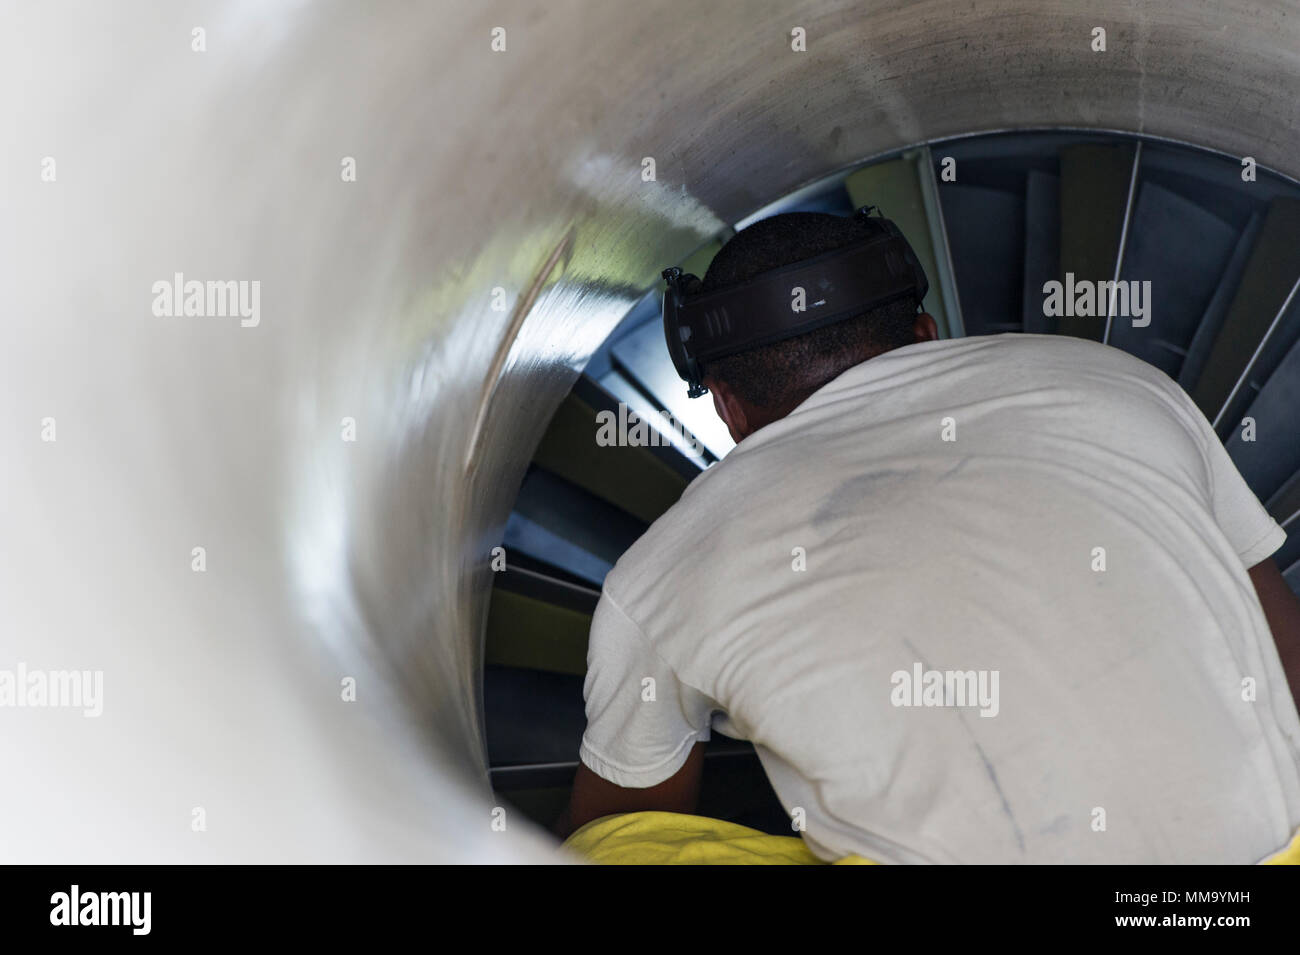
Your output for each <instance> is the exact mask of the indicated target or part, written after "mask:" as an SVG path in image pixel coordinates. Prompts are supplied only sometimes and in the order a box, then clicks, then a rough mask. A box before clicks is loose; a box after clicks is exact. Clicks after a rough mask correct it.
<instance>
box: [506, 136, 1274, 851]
mask: <svg viewBox="0 0 1300 955" xmlns="http://www.w3.org/2000/svg"><path fill="white" fill-rule="evenodd" d="M1242 168H1243V167H1242V166H1241V165H1240V163H1239V162H1238V160H1236V159H1235V158H1231V157H1225V156H1222V155H1219V154H1215V153H1210V152H1206V151H1204V150H1200V149H1196V148H1194V147H1190V146H1182V145H1177V144H1172V143H1168V142H1162V141H1152V140H1141V139H1139V138H1137V137H1133V136H1124V135H1117V134H1100V133H1088V132H1081V131H1035V132H1025V133H1004V134H996V135H988V136H976V137H968V138H961V139H956V140H950V141H946V142H939V143H933V144H930V145H929V146H922V147H918V148H915V149H909V150H904V151H902V152H901V153H899V154H897V155H895V156H893V157H889V158H886V159H884V160H881V161H878V162H874V163H872V164H871V165H869V166H865V167H862V168H859V169H854V170H850V171H847V172H841V173H838V174H836V175H835V176H832V177H829V178H827V179H825V180H823V181H821V182H819V183H815V184H813V185H810V186H807V187H805V188H803V189H801V190H800V191H799V192H798V193H796V194H794V195H792V196H791V197H788V198H787V199H786V200H784V201H782V202H778V203H774V204H773V205H771V206H769V207H767V208H765V209H763V210H761V212H759V213H756V214H755V216H751V217H750V220H747V221H752V220H753V219H755V218H760V217H763V216H766V215H772V214H776V213H778V212H787V211H819V212H833V213H840V214H848V213H850V212H851V211H852V210H853V209H854V208H855V207H857V206H860V205H865V204H872V205H876V206H878V207H880V209H881V211H882V213H883V214H885V215H886V216H888V217H889V218H891V219H894V220H895V221H896V222H898V224H899V225H900V227H901V228H902V229H903V231H904V233H905V234H906V235H907V236H908V239H909V241H910V242H911V244H912V245H913V247H914V248H915V249H916V251H917V254H918V256H919V257H920V258H921V259H922V261H923V264H924V265H925V267H926V269H927V272H928V273H929V274H930V276H931V283H930V293H929V294H928V295H927V297H926V301H925V303H924V304H925V307H926V310H927V311H929V312H930V313H931V314H933V315H935V316H936V320H938V321H939V325H940V328H941V330H942V332H943V334H944V336H945V337H953V336H959V335H988V334H1002V333H1016V332H1025V333H1037V334H1065V335H1073V336H1078V337H1088V338H1094V339H1096V340H1099V341H1103V342H1105V343H1107V344H1110V345H1112V346H1114V347H1117V348H1121V349H1123V350H1125V351H1128V352H1129V353H1131V354H1133V355H1136V356H1137V357H1139V358H1142V359H1143V360H1144V361H1147V362H1149V363H1151V364H1153V365H1155V366H1156V367H1158V368H1160V369H1161V370H1162V371H1164V372H1165V373H1166V374H1168V375H1169V376H1170V377H1171V378H1173V379H1175V380H1176V381H1177V382H1178V383H1179V384H1180V385H1181V386H1182V387H1183V388H1184V389H1185V390H1187V392H1188V393H1189V394H1190V395H1191V396H1192V398H1193V400H1194V401H1195V402H1196V403H1197V405H1198V406H1199V407H1200V408H1201V410H1202V412H1203V413H1204V414H1205V415H1206V417H1207V418H1208V419H1209V420H1210V421H1211V422H1213V423H1214V424H1215V426H1216V427H1217V429H1218V431H1219V434H1220V436H1221V437H1223V438H1224V440H1225V445H1226V447H1227V449H1228V452H1229V454H1230V455H1231V457H1232V459H1233V461H1234V462H1235V463H1236V465H1237V467H1238V468H1239V470H1240V471H1241V473H1242V475H1243V476H1244V477H1245V479H1246V481H1247V483H1248V484H1249V485H1250V487H1251V489H1252V490H1253V491H1254V492H1255V493H1256V495H1257V496H1258V497H1259V498H1260V500H1261V501H1263V502H1265V504H1266V506H1267V508H1268V510H1269V511H1270V513H1271V514H1272V515H1273V517H1274V518H1275V520H1277V522H1278V523H1279V524H1281V525H1282V526H1283V527H1284V529H1286V530H1287V531H1288V534H1289V536H1288V538H1287V541H1286V543H1285V544H1284V545H1283V547H1282V549H1281V550H1280V551H1278V553H1277V554H1276V555H1275V559H1276V561H1277V563H1278V566H1279V567H1280V568H1281V569H1282V571H1283V572H1284V574H1285V577H1286V579H1287V581H1288V583H1289V584H1290V586H1291V587H1292V589H1294V590H1296V591H1297V592H1300V296H1297V295H1295V291H1296V289H1297V288H1300V242H1298V241H1297V239H1300V187H1297V185H1296V183H1294V182H1291V181H1290V180H1286V179H1283V178H1281V177H1279V176H1276V175H1274V174H1272V173H1269V172H1267V171H1266V170H1263V169H1260V170H1258V171H1257V175H1256V178H1254V179H1247V178H1244V177H1243V175H1242ZM744 224H745V222H744V221H742V222H741V223H738V224H737V225H738V227H740V226H743V225H744ZM725 238H726V236H725V235H723V236H719V237H718V238H717V239H716V240H715V241H712V242H710V243H708V244H707V245H706V246H704V247H703V248H701V249H700V250H698V251H697V253H696V254H695V255H693V256H691V257H689V258H688V259H687V260H686V261H684V262H683V263H680V264H681V265H682V267H683V268H684V269H685V270H686V271H689V272H694V273H695V274H697V275H703V274H704V273H705V271H706V269H707V266H708V263H709V261H710V260H711V258H712V256H713V254H714V253H716V251H717V249H718V248H719V247H720V246H721V242H722V240H723V239H725ZM667 264H669V263H665V265H667ZM1069 274H1073V275H1076V276H1079V277H1081V278H1082V277H1086V278H1090V279H1093V280H1105V281H1112V280H1116V279H1123V280H1133V281H1150V283H1151V285H1150V289H1151V292H1150V298H1151V301H1150V302H1149V303H1148V309H1149V313H1150V315H1151V321H1150V323H1149V324H1147V325H1139V324H1138V323H1136V322H1129V321H1120V320H1117V319H1115V320H1105V321H1087V322H1080V321H1078V320H1077V319H1071V318H1055V317H1050V316H1048V315H1047V314H1046V311H1047V310H1046V308H1045V307H1044V298H1043V292H1044V291H1045V289H1044V284H1045V283H1048V282H1053V281H1064V280H1065V278H1066V277H1067V275H1069ZM659 294H660V293H659V289H658V288H655V289H651V290H650V291H649V292H648V293H647V295H646V296H645V298H644V299H643V300H642V301H641V302H640V303H639V304H638V305H637V306H636V307H634V308H633V309H632V310H631V311H630V312H629V314H628V316H627V317H626V318H625V319H624V321H623V322H622V323H621V324H620V325H619V327H618V328H617V329H616V330H615V332H614V333H613V334H612V335H611V337H610V339H609V340H608V341H607V342H606V344H605V345H604V346H603V347H602V348H601V349H600V350H599V352H598V353H597V354H596V355H595V356H594V357H593V359H592V361H591V362H590V364H589V365H588V367H587V368H586V371H585V374H584V375H583V376H582V377H581V379H580V380H579V381H578V383H577V385H575V387H574V389H573V391H572V393H571V394H570V395H569V396H568V397H567V398H566V400H565V401H564V403H563V404H562V405H561V407H560V409H559V410H558V411H557V413H556V415H555V417H554V418H553V420H552V422H551V425H550V427H549V429H548V431H547V433H546V435H545V436H544V437H543V439H542V441H541V444H540V445H539V447H538V450H537V453H536V455H535V457H534V461H533V466H532V467H531V468H530V470H529V472H528V474H527V476H526V478H525V480H524V482H523V486H522V487H521V489H520V493H519V496H518V499H517V502H516V506H515V509H514V512H513V513H512V514H511V516H510V520H509V523H508V525H507V529H506V539H505V548H506V551H507V553H508V555H509V557H508V568H507V569H505V570H504V571H503V572H500V573H497V574H496V576H495V585H494V589H493V594H492V602H491V607H490V611H489V619H488V629H487V637H486V662H487V666H486V668H485V672H484V700H485V707H486V713H485V719H486V727H487V736H488V757H489V766H490V772H491V780H492V785H493V788H494V789H495V791H496V792H497V794H498V796H499V797H500V798H501V799H502V800H504V801H505V802H507V803H510V804H512V805H514V806H515V807H517V808H518V809H519V810H520V811H522V812H523V813H524V814H525V815H526V816H528V817H529V818H531V819H533V820H534V821H536V822H538V823H540V824H542V825H543V826H548V827H549V825H550V824H551V823H552V822H553V821H554V819H555V818H556V817H557V816H558V815H559V813H560V811H561V809H562V808H563V806H564V804H565V802H566V800H567V798H568V793H569V788H570V786H571V783H572V779H573V774H574V771H575V770H576V767H577V758H578V757H577V752H578V744H579V741H580V740H581V737H582V732H583V729H584V727H585V717H584V713H583V698H582V684H583V675H584V673H585V671H586V648H587V633H588V628H589V626H590V622H591V615H592V612H593V611H594V609H595V606H596V603H597V601H598V600H599V597H600V587H601V584H602V581H603V580H604V577H605V574H606V573H607V572H608V571H609V569H610V568H611V567H612V566H613V564H614V563H615V561H617V560H618V557H619V555H620V554H622V553H623V551H624V550H626V549H627V547H628V546H630V545H631V543H632V542H633V541H635V540H636V539H637V538H638V537H639V536H640V535H641V533H642V532H644V530H645V528H646V527H647V526H648V525H649V524H650V523H651V522H652V521H654V520H655V519H656V518H657V517H658V516H659V515H660V514H662V513H663V512H664V511H665V510H667V509H668V508H669V507H670V506H671V505H672V503H673V502H674V501H676V500H677V498H678V497H679V496H680V495H681V493H682V491H683V490H684V489H685V487H686V485H687V484H688V483H689V481H690V480H691V479H692V478H693V477H694V476H695V475H697V474H699V473H700V472H701V470H702V469H703V468H705V467H707V466H709V465H710V464H711V463H712V462H714V461H716V460H718V459H719V458H721V457H722V456H724V455H725V454H726V453H727V451H728V450H729V449H730V447H731V442H730V439H729V438H728V437H727V436H726V433H725V430H723V429H722V428H721V426H720V423H719V422H717V421H716V420H715V419H713V417H712V409H711V407H709V403H708V402H690V403H687V402H686V401H685V386H684V385H683V384H682V382H681V381H680V380H679V379H678V378H677V376H676V374H675V373H674V372H673V369H672V366H671V363H670V362H669V359H668V356H667V353H666V351H665V350H664V348H663V346H662V332H661V331H660V328H659ZM661 411H668V412H669V413H670V414H671V415H672V417H673V419H675V420H676V421H678V422H682V423H684V424H686V425H687V426H688V427H689V428H691V430H692V431H693V432H695V434H694V435H693V436H688V439H687V440H683V439H682V436H681V435H677V434H673V433H667V432H664V433H663V437H664V440H663V442H662V444H657V445H650V446H641V447H632V446H611V447H602V446H599V445H598V444H597V443H596V441H595V440H594V435H595V433H596V420H597V415H598V414H599V413H601V412H607V413H612V414H613V415H615V417H616V418H617V417H619V416H622V417H623V419H624V420H628V418H627V416H628V415H629V413H630V414H631V420H635V418H636V416H637V415H640V416H641V417H643V418H645V419H646V421H647V422H648V423H649V424H650V426H651V427H656V425H657V424H658V422H659V421H660V419H659V413H660V412H661ZM1247 420H1249V421H1250V422H1251V428H1250V429H1249V430H1247V429H1245V428H1244V427H1243V422H1245V421H1247ZM1247 434H1248V435H1249V437H1246V436H1245V435H1247ZM690 437H694V438H695V439H697V440H689V438H690ZM703 778H704V782H703V787H704V789H703V794H702V804H701V807H700V812H701V814H705V815H710V816H714V817H716V818H719V819H724V820H728V821H734V822H738V823H741V824H744V825H748V826H752V827H753V828H756V829H760V830H763V831H766V832H771V833H774V834H789V832H790V831H791V830H790V822H789V817H788V816H787V815H786V813H785V811H784V810H783V808H782V807H781V805H780V803H779V802H778V800H777V798H776V796H775V794H774V793H773V791H772V788H771V786H770V785H769V783H768V781H767V778H766V776H765V775H764V773H763V771H762V767H761V765H760V764H759V762H758V758H757V756H756V754H755V753H754V750H753V748H752V747H751V746H750V745H749V744H748V743H744V742H739V741H735V740H729V739H726V738H723V737H717V736H715V738H714V740H713V741H712V742H710V743H709V745H708V749H707V755H706V760H705V770H704V777H703Z"/></svg>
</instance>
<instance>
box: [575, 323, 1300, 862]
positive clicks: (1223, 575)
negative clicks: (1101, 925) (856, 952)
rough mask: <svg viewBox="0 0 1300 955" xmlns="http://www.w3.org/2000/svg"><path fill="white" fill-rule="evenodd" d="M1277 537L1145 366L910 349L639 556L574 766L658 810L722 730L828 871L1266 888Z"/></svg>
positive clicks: (1294, 758) (1069, 346) (1282, 812)
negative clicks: (657, 789)
mask: <svg viewBox="0 0 1300 955" xmlns="http://www.w3.org/2000/svg"><path fill="white" fill-rule="evenodd" d="M1285 536H1286V535H1285V532H1284V531H1283V530H1282V528H1281V527H1279V526H1278V525H1277V523H1276V522H1274V521H1273V520H1272V518H1271V517H1270V516H1269V515H1268V513H1267V512H1266V511H1265V510H1264V508H1263V507H1261V506H1260V504H1259V501H1258V500H1257V499H1256V498H1255V496H1254V495H1253V494H1252V493H1251V491H1250V490H1249V488H1248V487H1247V486H1246V484H1245V482H1244V481H1243V480H1242V478H1241V476H1240V474H1239V473H1238V472H1237V470H1236V468H1235V467H1234V466H1233V464H1232V462H1231V460H1230V459H1229V458H1228V456H1227V454H1226V453H1225V452H1224V450H1223V446H1222V444H1221V443H1220V442H1219V440H1218V438H1217V437H1216V436H1215V434H1214V432H1213V430H1212V429H1211V428H1210V426H1209V424H1208V423H1207V422H1206V420H1205V418H1204V416H1203V415H1202V414H1201V413H1200V412H1199V411H1198V410H1197V408H1196V406H1195V405H1194V404H1192V402H1191V400H1190V399H1189V398H1188V397H1187V395H1186V394H1185V393H1184V392H1183V391H1182V390H1181V389H1180V388H1179V387H1178V386H1177V385H1176V384H1175V383H1174V382H1172V381H1171V380H1170V379H1169V378H1168V377H1166V376H1165V375H1164V374H1163V373H1162V372H1160V371H1159V370H1157V369H1156V368H1154V367H1152V366H1151V365H1148V364H1146V363H1145V362H1143V361H1141V360H1139V359H1137V358H1134V357H1132V356H1130V355H1128V354H1126V353H1124V352H1122V351H1119V350H1118V349H1114V348H1110V347H1107V346H1104V345H1099V344H1096V343H1094V342H1089V341H1085V340H1082V339H1075V338H1064V337H1057V336H1044V335H996V336H985V337H976V338H961V339H954V340H948V341H935V342H923V343H918V344H914V345H909V346H906V347H904V348H900V349H896V350H894V351H891V352H887V353H885V354H883V355H880V356H877V357H876V358H873V359H871V360H869V361H866V362H863V363H862V364H860V365H857V366H856V367H854V368H851V369H849V370H848V371H846V372H844V373H843V374H842V375H840V376H839V377H838V378H836V379H835V380H834V381H832V382H830V383H829V384H827V385H825V386H824V387H822V388H821V389H819V390H818V391H817V392H816V393H815V394H813V395H812V396H811V397H809V398H808V399H807V400H806V401H805V402H804V403H803V404H801V405H799V407H798V408H796V409H795V410H794V411H793V412H792V413H791V414H790V415H788V416H787V417H785V418H783V419H782V420H780V421H777V422H774V423H773V424H770V425H768V426H767V427H764V428H762V429H761V430H759V431H758V432H756V433H755V434H753V435H751V436H749V437H748V438H746V439H745V440H744V441H742V442H741V443H740V444H739V445H738V446H737V447H736V448H735V450H733V451H732V452H731V454H729V455H728V456H727V457H726V458H725V459H723V460H722V461H721V462H719V463H718V464H716V465H714V466H713V467H712V468H710V469H709V470H707V471H705V472H704V473H703V474H701V475H700V476H699V477H698V478H696V479H695V481H694V482H693V483H692V484H691V485H690V486H689V487H688V488H687V490H686V492H685V494H683V496H682V498H681V500H680V501H679V502H678V503H677V504H675V505H674V506H673V507H672V508H670V509H669V510H668V511H667V512H666V513H665V514H664V515H663V516H662V517H660V518H659V520H657V521H656V522H655V523H654V525H653V526H652V527H651V528H650V529H649V531H647V532H646V534H645V535H644V536H643V537H642V538H641V539H640V540H639V541H637V543H636V544H635V545H633V547H632V548H631V549H630V550H628V551H627V553H626V554H624V555H623V557H622V559H621V560H619V562H618V564H617V566H615V568H614V569H613V571H612V572H611V573H610V574H609V576H608V577H607V579H606V581H605V585H604V593H603V595H602V597H601V600H600V603H599V606H598V607H597V609H596V614H595V618H594V619H593V621H592V628H591V643H590V649H589V651H588V673H587V680H586V687H585V695H586V699H587V719H588V726H587V731H586V734H585V736H584V738H583V743H582V750H581V758H582V760H583V762H584V763H586V765H587V766H589V767H590V768H591V769H592V770H593V771H594V772H596V773H597V774H599V775H600V776H602V777H604V778H605V779H608V780H610V781H611V782H614V783H616V784H618V785H621V786H629V787H638V788H641V787H647V786H652V785H655V784H657V783H660V782H662V781H664V780H665V779H667V778H668V777H670V776H672V775H673V774H674V773H676V772H677V770H678V769H680V768H681V766H682V764H683V762H684V761H685V760H686V757H687V755H688V754H689V752H690V750H691V748H692V746H693V744H695V743H696V742H697V741H701V740H707V739H708V738H709V734H710V731H711V729H712V728H716V729H717V730H719V731H720V732H722V733H725V734H726V735H728V736H732V737H736V738H740V739H748V740H751V741H752V742H753V743H754V746H755V748H756V750H757V752H758V755H759V758H760V759H761V760H762V763H763V767H764V769H765V770H766V772H767V774H768V777H769V778H770V779H771V782H772V785H773V788H774V789H775V790H776V793H777V795H778V796H779V797H780V799H781V801H782V803H783V805H784V806H785V808H786V810H787V811H788V812H790V813H791V814H792V816H793V817H794V818H796V819H803V820H804V821H805V825H806V830H805V831H804V833H803V835H804V839H805V840H806V842H807V844H808V846H809V848H811V849H812V851H813V852H814V853H816V854H817V855H818V856H820V857H822V858H825V859H833V858H838V857H841V856H844V855H846V854H849V853H858V854H861V855H864V856H867V857H869V858H871V859H875V860H877V861H880V862H958V863H979V862H1028V863H1052V862H1074V863H1084V862H1120V863H1129V862H1147V863H1186V862H1222V863H1248V862H1254V861H1257V860H1258V859H1260V858H1262V857H1263V856H1265V855H1268V854H1269V853H1271V852H1273V851H1275V850H1277V849H1279V848H1281V847H1282V846H1284V845H1285V843H1286V842H1287V840H1288V838H1289V836H1290V835H1291V833H1292V832H1293V831H1294V830H1295V828H1296V827H1297V826H1298V825H1300V719H1298V718H1297V715H1296V709H1295V705H1294V704H1293V702H1292V699H1291V694H1290V692H1289V690H1288V688H1287V683H1286V679H1285V675H1284V673H1283V670H1282V668H1281V664H1280V662H1279V660H1278V655H1277V651H1276V648H1275V645H1274V643H1273V639H1272V636H1271V634H1270V632H1269V629H1268V623H1267V621H1266V620H1265V618H1264V614H1263V610H1262V609H1261V607H1260V604H1259V601H1258V599H1257V597H1256V596H1255V592H1254V589H1253V587H1252V585H1251V581H1250V578H1249V577H1248V575H1247V573H1246V570H1247V568H1249V567H1250V566H1252V565H1254V564H1256V563H1258V562H1259V561H1260V560H1262V559H1264V558H1265V557H1267V556H1268V555H1269V554H1271V553H1272V552H1273V551H1274V550H1276V549H1277V548H1278V547H1279V546H1280V545H1281V544H1282V542H1283V540H1284V539H1285ZM953 674H956V675H955V676H954V675H953ZM648 680H653V684H651V683H648V682H647V681H648ZM1252 687H1253V693H1252V692H1251V688H1252ZM651 689H653V692H650V691H651ZM963 691H965V692H963ZM935 703H941V704H952V705H933V704H935ZM797 809H801V810H802V813H797V812H796V810H797Z"/></svg>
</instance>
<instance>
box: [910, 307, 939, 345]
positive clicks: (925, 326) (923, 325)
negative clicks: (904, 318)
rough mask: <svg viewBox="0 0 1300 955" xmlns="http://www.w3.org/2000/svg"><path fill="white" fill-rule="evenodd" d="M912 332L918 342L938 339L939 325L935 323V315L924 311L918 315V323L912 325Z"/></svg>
mask: <svg viewBox="0 0 1300 955" xmlns="http://www.w3.org/2000/svg"><path fill="white" fill-rule="evenodd" d="M912 334H913V336H915V339H916V341H918V342H935V341H938V340H939V326H938V325H936V324H935V323H934V316H933V315H931V314H930V313H929V312H922V313H921V314H920V315H918V316H916V323H915V324H914V325H912Z"/></svg>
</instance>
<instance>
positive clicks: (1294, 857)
mask: <svg viewBox="0 0 1300 955" xmlns="http://www.w3.org/2000/svg"><path fill="white" fill-rule="evenodd" d="M1260 865H1300V829H1297V830H1296V834H1295V836H1294V837H1293V838H1292V839H1291V844H1290V845H1289V846H1287V847H1286V848H1285V849H1283V850H1282V851H1281V852H1278V853H1276V854H1275V855H1271V856H1269V857H1268V858H1267V859H1265V860H1264V861H1263V862H1261V863H1260Z"/></svg>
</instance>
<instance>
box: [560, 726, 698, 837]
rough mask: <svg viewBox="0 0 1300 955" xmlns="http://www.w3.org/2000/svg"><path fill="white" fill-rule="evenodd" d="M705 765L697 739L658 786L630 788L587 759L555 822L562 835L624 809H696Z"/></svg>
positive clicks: (673, 810)
mask: <svg viewBox="0 0 1300 955" xmlns="http://www.w3.org/2000/svg"><path fill="white" fill-rule="evenodd" d="M703 768H704V744H703V743H696V744H695V745H694V746H693V747H692V748H691V754H690V755H689V756H687V757H686V762H685V764H683V766H682V768H681V769H679V770H678V771H677V772H676V773H674V774H673V775H672V776H670V777H668V778H667V779H665V780H664V781H663V782H661V783H659V784H658V785H656V786H650V787H648V788H646V789H629V788H627V787H625V786H616V785H614V783H611V782H610V781H609V780H607V779H602V778H601V777H600V776H597V775H596V774H595V773H593V772H592V771H591V770H590V769H588V768H587V766H586V764H585V763H579V764H578V774H577V776H575V777H574V779H573V794H572V795H571V796H570V797H569V807H568V808H567V809H566V810H565V811H564V812H563V813H562V814H561V816H560V818H559V820H558V821H557V822H556V823H555V826H554V831H555V834H556V835H557V836H559V837H560V838H561V839H564V838H567V837H568V836H570V835H571V834H572V833H574V832H577V831H578V830H579V829H581V828H582V827H583V826H585V825H586V824H587V823H589V822H591V821H592V820H593V819H599V818H600V817H601V816H611V815H614V814H615V813H621V812H654V811H658V812H687V813H693V812H695V808H696V806H698V805H699V801H700V776H701V774H702V770H703Z"/></svg>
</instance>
